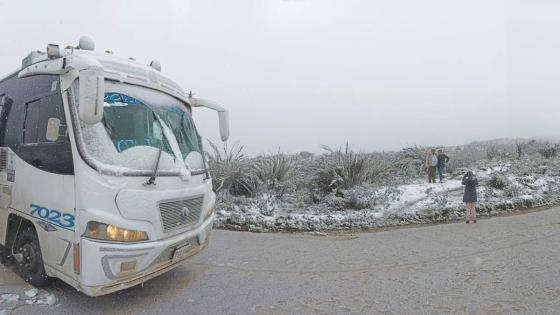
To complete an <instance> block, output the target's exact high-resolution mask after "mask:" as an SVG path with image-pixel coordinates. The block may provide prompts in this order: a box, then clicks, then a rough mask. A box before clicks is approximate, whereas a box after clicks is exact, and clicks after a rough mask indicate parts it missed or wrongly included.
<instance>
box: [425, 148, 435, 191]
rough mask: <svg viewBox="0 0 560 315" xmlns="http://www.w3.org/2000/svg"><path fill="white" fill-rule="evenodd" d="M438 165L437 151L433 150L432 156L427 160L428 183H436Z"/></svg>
mask: <svg viewBox="0 0 560 315" xmlns="http://www.w3.org/2000/svg"><path fill="white" fill-rule="evenodd" d="M437 163H438V157H437V155H436V149H432V150H431V154H430V155H428V158H427V159H426V167H427V169H428V183H435V182H436V166H437Z"/></svg>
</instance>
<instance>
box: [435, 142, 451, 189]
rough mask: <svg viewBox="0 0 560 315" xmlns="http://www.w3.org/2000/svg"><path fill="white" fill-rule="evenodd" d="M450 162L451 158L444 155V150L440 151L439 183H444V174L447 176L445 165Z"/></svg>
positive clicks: (438, 158) (438, 156)
mask: <svg viewBox="0 0 560 315" xmlns="http://www.w3.org/2000/svg"><path fill="white" fill-rule="evenodd" d="M447 162H449V157H448V156H447V155H446V154H445V153H443V150H442V149H439V150H438V154H437V171H438V175H439V182H440V183H442V182H443V174H445V163H447Z"/></svg>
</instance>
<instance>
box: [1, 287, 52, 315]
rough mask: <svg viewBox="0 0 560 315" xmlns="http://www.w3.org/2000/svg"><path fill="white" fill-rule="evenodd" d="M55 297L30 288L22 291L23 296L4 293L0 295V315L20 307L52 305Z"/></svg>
mask: <svg viewBox="0 0 560 315" xmlns="http://www.w3.org/2000/svg"><path fill="white" fill-rule="evenodd" d="M56 302H57V299H56V296H55V295H54V294H52V293H49V292H46V291H43V290H41V291H40V290H39V289H37V288H31V289H27V290H24V291H23V294H18V293H4V294H1V295H0V315H2V314H10V313H11V312H12V311H13V310H14V309H16V308H17V307H19V306H21V305H54V304H56Z"/></svg>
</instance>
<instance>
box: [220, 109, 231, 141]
mask: <svg viewBox="0 0 560 315" xmlns="http://www.w3.org/2000/svg"><path fill="white" fill-rule="evenodd" d="M218 120H219V124H220V138H222V141H227V139H229V112H228V111H223V112H218Z"/></svg>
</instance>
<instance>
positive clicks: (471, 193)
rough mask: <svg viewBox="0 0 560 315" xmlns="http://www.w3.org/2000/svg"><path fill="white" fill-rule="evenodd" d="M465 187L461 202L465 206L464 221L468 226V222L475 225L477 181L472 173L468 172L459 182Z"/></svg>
mask: <svg viewBox="0 0 560 315" xmlns="http://www.w3.org/2000/svg"><path fill="white" fill-rule="evenodd" d="M461 183H462V184H463V185H465V193H464V194H463V202H464V203H465V204H466V208H467V211H466V214H465V220H466V223H467V224H469V222H470V221H473V223H476V209H475V203H476V201H477V198H476V197H477V196H476V186H478V179H476V176H475V175H474V173H473V172H472V171H468V172H467V174H465V176H463V180H462V182H461Z"/></svg>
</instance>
